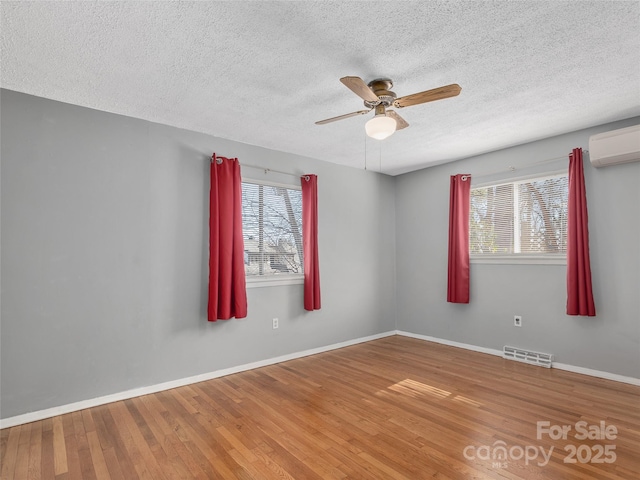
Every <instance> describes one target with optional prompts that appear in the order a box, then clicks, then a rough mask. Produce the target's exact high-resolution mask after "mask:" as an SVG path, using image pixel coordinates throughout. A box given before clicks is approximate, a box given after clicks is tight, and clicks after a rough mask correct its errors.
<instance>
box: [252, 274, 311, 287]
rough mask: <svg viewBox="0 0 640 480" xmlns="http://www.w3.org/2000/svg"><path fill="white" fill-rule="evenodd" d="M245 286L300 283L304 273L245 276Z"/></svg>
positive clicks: (275, 285) (276, 285) (273, 285)
mask: <svg viewBox="0 0 640 480" xmlns="http://www.w3.org/2000/svg"><path fill="white" fill-rule="evenodd" d="M246 283H247V288H259V287H278V286H281V285H302V284H303V283H304V275H269V276H262V277H255V276H251V277H246Z"/></svg>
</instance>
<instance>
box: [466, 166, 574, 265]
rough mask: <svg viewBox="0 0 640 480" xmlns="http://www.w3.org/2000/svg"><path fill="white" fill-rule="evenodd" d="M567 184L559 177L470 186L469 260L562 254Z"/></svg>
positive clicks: (564, 252)
mask: <svg viewBox="0 0 640 480" xmlns="http://www.w3.org/2000/svg"><path fill="white" fill-rule="evenodd" d="M568 185H569V182H568V177H567V175H566V174H563V175H555V176H547V177H539V178H533V179H528V180H524V181H517V182H511V183H503V184H499V185H490V186H484V187H478V188H472V189H471V209H470V212H469V213H470V214H469V252H470V254H471V256H472V257H476V258H478V257H487V256H501V255H518V254H520V255H533V256H536V255H538V256H549V255H558V256H564V255H565V254H566V251H567V203H568Z"/></svg>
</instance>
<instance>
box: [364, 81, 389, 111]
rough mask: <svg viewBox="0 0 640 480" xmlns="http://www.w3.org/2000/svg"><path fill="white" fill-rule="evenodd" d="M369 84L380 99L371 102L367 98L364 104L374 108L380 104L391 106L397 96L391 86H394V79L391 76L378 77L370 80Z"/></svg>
mask: <svg viewBox="0 0 640 480" xmlns="http://www.w3.org/2000/svg"><path fill="white" fill-rule="evenodd" d="M367 86H368V87H369V88H370V89H371V90H372V91H373V93H375V94H376V95H377V96H378V98H379V99H380V100H379V101H378V102H370V101H368V100H365V101H364V104H365V106H366V107H368V108H374V107H376V106H378V105H384V106H385V107H389V106H391V105H392V104H393V102H394V101H395V100H396V98H397V95H396V94H395V92H392V91H391V88H393V81H392V80H391V79H389V78H377V79H375V80H372V81H370V82H369V83H368V85H367Z"/></svg>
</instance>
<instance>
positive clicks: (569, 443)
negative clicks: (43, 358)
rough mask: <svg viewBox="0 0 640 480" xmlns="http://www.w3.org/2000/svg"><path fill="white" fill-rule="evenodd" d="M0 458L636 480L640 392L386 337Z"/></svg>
mask: <svg viewBox="0 0 640 480" xmlns="http://www.w3.org/2000/svg"><path fill="white" fill-rule="evenodd" d="M537 422H548V423H547V424H546V425H547V426H548V429H547V430H545V431H541V432H540V435H538V433H539V432H538V429H537ZM579 422H584V423H579ZM601 422H604V425H603V424H601ZM565 425H567V426H569V427H570V428H571V430H570V431H568V432H567V436H566V437H567V438H566V439H563V438H556V439H554V438H552V436H554V435H553V434H555V433H557V432H561V430H560V429H561V427H562V426H565ZM613 428H615V429H616V430H617V433H616V434H614V433H612V429H613ZM607 429H608V430H607ZM583 430H584V431H586V432H587V433H589V434H590V436H591V438H587V439H581V438H580V437H581V433H583ZM550 433H551V435H550ZM605 433H607V435H608V436H609V438H604V434H605ZM576 435H577V437H576ZM538 437H539V438H538ZM556 437H557V436H556ZM613 437H615V438H613ZM500 447H502V448H500ZM0 452H1V457H0V462H1V470H0V472H1V478H2V480H5V479H6V480H10V479H19V480H24V479H56V480H62V479H65V480H67V479H69V480H71V479H83V480H90V479H114V480H115V479H126V480H130V479H138V478H140V479H154V480H162V479H167V480H169V479H192V478H193V479H213V478H225V479H261V480H262V479H265V480H267V479H303V480H308V479H309V480H312V479H346V478H352V479H384V480H388V479H427V478H428V479H446V478H451V479H484V478H500V479H554V480H555V479H587V478H594V479H635V478H640V387H636V386H632V385H626V384H622V383H617V382H613V381H608V380H602V379H597V378H593V377H588V376H584V375H578V374H574V373H570V372H566V371H561V370H555V369H545V368H541V367H534V366H529V365H524V364H520V363H517V362H513V361H509V360H503V359H501V358H499V357H495V356H492V355H485V354H481V353H475V352H470V351H466V350H462V349H458V348H453V347H448V346H444V345H439V344H435V343H430V342H425V341H422V340H417V339H413V338H407V337H401V336H392V337H387V338H383V339H380V340H376V341H372V342H368V343H364V344H359V345H355V346H351V347H347V348H343V349H340V350H334V351H331V352H327V353H322V354H319V355H314V356H310V357H306V358H301V359H297V360H292V361H289V362H284V363H280V364H277V365H273V366H268V367H264V368H260V369H256V370H252V371H248V372H243V373H239V374H235V375H229V376H227V377H223V378H219V379H215V380H211V381H207V382H202V383H198V384H193V385H189V386H186V387H181V388H176V389H173V390H169V391H165V392H161V393H157V394H153V395H145V396H142V397H138V398H134V399H131V400H126V401H120V402H115V403H111V404H109V405H103V406H100V407H95V408H91V409H87V410H83V411H79V412H75V413H71V414H67V415H62V416H59V417H54V418H50V419H47V420H43V421H38V422H33V423H30V424H26V425H22V426H17V427H13V428H7V429H4V430H2V431H1V441H0ZM543 452H544V455H545V456H546V457H543ZM545 458H548V462H545ZM571 461H574V462H575V463H567V462H571Z"/></svg>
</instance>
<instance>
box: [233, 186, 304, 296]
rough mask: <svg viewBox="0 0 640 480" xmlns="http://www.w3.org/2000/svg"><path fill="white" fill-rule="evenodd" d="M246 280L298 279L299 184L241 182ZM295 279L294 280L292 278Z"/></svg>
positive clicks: (299, 273)
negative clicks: (294, 185)
mask: <svg viewBox="0 0 640 480" xmlns="http://www.w3.org/2000/svg"><path fill="white" fill-rule="evenodd" d="M242 232H243V237H244V263H245V273H246V276H247V281H248V282H247V283H250V282H252V281H254V282H261V281H263V282H264V281H269V280H277V281H276V282H270V283H268V284H269V285H273V284H279V283H300V282H301V281H302V278H303V277H302V273H303V271H302V265H303V253H302V192H301V190H300V188H299V187H292V186H282V185H277V184H267V183H262V182H260V183H258V182H249V181H247V182H243V183H242ZM296 280H297V281H296Z"/></svg>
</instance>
